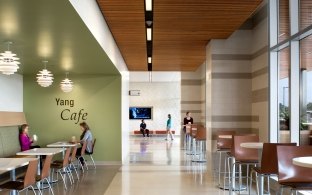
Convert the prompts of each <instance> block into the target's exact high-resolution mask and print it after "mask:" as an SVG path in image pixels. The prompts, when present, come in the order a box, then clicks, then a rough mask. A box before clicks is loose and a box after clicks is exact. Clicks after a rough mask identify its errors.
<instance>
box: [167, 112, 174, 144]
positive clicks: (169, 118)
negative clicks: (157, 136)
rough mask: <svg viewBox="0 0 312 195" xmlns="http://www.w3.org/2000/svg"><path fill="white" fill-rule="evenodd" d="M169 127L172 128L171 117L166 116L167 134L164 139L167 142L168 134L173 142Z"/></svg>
mask: <svg viewBox="0 0 312 195" xmlns="http://www.w3.org/2000/svg"><path fill="white" fill-rule="evenodd" d="M171 126H172V121H171V115H170V114H168V120H167V128H166V130H167V134H166V139H165V140H168V134H169V135H170V137H171V140H173V135H172V132H171Z"/></svg>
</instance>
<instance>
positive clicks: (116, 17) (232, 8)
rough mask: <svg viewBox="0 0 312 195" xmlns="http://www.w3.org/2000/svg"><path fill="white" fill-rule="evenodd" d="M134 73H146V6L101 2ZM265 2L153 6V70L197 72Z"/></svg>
mask: <svg viewBox="0 0 312 195" xmlns="http://www.w3.org/2000/svg"><path fill="white" fill-rule="evenodd" d="M97 2H98V4H99V7H100V9H101V10H102V13H103V15H104V17H105V20H106V22H107V24H108V26H109V28H110V30H111V32H112V34H113V36H114V38H115V40H116V42H117V45H118V47H119V49H120V51H121V53H122V55H123V57H124V59H125V61H126V63H127V65H128V68H129V70H130V71H146V70H147V56H146V38H145V37H146V34H145V21H144V0H131V1H130V0H97ZM261 2H262V0H196V1H194V0H154V7H153V12H154V23H153V61H152V63H153V70H156V71H194V70H196V69H197V68H198V67H199V66H200V65H201V64H202V63H203V62H204V60H205V52H206V49H205V48H206V45H207V43H208V42H209V40H210V39H224V38H227V37H228V36H229V35H231V34H232V33H233V32H234V31H235V30H236V29H238V28H239V27H240V25H242V24H243V22H244V21H246V20H247V19H248V17H249V16H250V15H251V14H252V13H253V12H254V10H255V9H256V8H257V6H258V5H259V4H260V3H261Z"/></svg>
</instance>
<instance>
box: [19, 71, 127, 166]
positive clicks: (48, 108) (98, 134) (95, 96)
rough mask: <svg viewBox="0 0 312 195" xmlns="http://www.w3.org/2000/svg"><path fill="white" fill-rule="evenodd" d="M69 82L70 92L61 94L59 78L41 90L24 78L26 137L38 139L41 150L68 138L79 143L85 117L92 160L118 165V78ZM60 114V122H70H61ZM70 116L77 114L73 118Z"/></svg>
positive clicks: (93, 77) (32, 80) (81, 78)
mask: <svg viewBox="0 0 312 195" xmlns="http://www.w3.org/2000/svg"><path fill="white" fill-rule="evenodd" d="M69 78H70V79H71V80H72V81H73V82H74V89H73V91H72V92H70V93H64V92H62V91H61V89H60V82H61V80H62V79H64V78H63V77H56V78H55V80H54V83H53V85H52V86H50V87H48V88H44V87H40V86H39V85H38V84H37V82H36V79H35V76H29V75H24V112H25V115H26V120H27V123H28V124H29V125H30V128H29V130H30V134H31V135H32V134H37V135H38V137H39V140H38V144H39V145H40V146H41V147H45V146H46V145H47V144H49V143H53V142H56V141H63V140H70V139H71V137H72V136H76V138H77V139H79V137H80V134H81V130H80V127H79V123H80V122H82V119H81V117H82V116H83V113H88V114H87V116H86V115H84V118H86V122H87V123H88V124H89V126H90V128H91V130H92V134H93V137H95V138H97V142H96V148H95V154H94V158H95V160H96V161H121V76H120V75H117V76H105V75H83V76H78V75H77V76H73V77H71V76H69ZM56 98H60V99H61V100H73V102H74V105H72V107H71V106H70V105H57V102H56ZM66 103H68V102H66ZM59 104H60V101H59ZM81 109H83V110H82V112H81V113H82V114H81V115H80V121H79V122H77V118H78V116H79V111H80V110H81ZM62 111H63V118H64V119H68V118H70V116H71V115H72V116H73V119H74V120H70V119H69V120H63V119H62V118H61V113H62ZM74 113H77V114H76V118H75V117H74V116H75V114H74ZM75 123H77V124H75Z"/></svg>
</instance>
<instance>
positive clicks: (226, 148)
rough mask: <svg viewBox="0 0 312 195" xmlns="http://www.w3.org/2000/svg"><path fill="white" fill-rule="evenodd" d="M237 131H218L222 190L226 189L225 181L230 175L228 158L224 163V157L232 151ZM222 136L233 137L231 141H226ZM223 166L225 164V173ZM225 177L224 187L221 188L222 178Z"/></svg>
mask: <svg viewBox="0 0 312 195" xmlns="http://www.w3.org/2000/svg"><path fill="white" fill-rule="evenodd" d="M235 133H236V132H235V131H218V132H217V155H218V156H219V158H218V162H217V165H218V171H217V173H218V186H219V187H220V188H223V189H225V179H226V178H227V176H226V175H227V174H228V173H229V170H228V169H227V163H226V162H227V160H226V157H224V161H223V163H222V155H223V156H225V154H226V153H228V152H230V151H231V148H232V139H233V136H234V135H235ZM222 136H231V139H227V138H226V139H225V138H222ZM222 164H223V171H222V170H221V169H222ZM222 175H223V187H222V186H221V176H222Z"/></svg>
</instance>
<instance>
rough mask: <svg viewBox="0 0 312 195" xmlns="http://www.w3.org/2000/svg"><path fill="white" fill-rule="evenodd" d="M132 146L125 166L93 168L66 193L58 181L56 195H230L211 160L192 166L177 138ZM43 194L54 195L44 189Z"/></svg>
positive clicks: (149, 140)
mask: <svg viewBox="0 0 312 195" xmlns="http://www.w3.org/2000/svg"><path fill="white" fill-rule="evenodd" d="M129 147H130V154H129V157H128V160H127V162H126V163H124V165H122V166H116V165H115V166H98V167H97V169H96V170H94V169H90V170H89V171H87V172H86V173H85V174H83V175H81V180H80V181H78V182H77V181H76V182H75V184H74V185H72V186H70V187H69V189H68V190H67V191H65V190H64V187H63V184H62V182H58V183H56V184H54V186H53V189H54V193H55V195H65V194H66V195H132V194H133V195H162V194H163V195H166V194H170V195H180V194H181V195H192V194H196V195H201V194H205V195H207V194H214V195H215V194H228V191H223V190H220V189H219V188H217V184H216V181H215V179H214V178H213V174H212V171H211V170H212V168H211V167H212V165H211V160H208V162H206V163H193V162H192V161H191V155H186V151H185V150H183V149H181V147H180V140H179V138H178V137H177V138H176V139H175V140H174V141H165V140H164V137H153V138H143V137H131V138H130V146H129ZM74 176H75V175H74ZM67 183H68V181H67ZM0 194H8V192H3V191H2V192H1V191H0ZM21 194H25V193H21ZM28 194H32V193H31V192H29V193H28ZM43 194H51V193H49V191H47V190H45V191H44V193H43Z"/></svg>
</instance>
